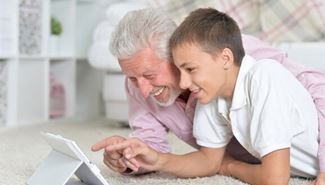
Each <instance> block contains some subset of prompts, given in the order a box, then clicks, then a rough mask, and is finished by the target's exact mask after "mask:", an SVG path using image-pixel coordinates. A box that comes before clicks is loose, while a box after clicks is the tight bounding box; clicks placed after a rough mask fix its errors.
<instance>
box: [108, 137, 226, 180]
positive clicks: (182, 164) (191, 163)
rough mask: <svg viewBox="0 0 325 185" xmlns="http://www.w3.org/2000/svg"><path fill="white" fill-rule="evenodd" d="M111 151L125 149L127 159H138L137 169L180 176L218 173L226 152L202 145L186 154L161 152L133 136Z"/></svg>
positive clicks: (109, 147) (113, 147)
mask: <svg viewBox="0 0 325 185" xmlns="http://www.w3.org/2000/svg"><path fill="white" fill-rule="evenodd" d="M106 149H107V150H109V151H114V150H124V152H123V155H124V156H125V158H126V159H127V160H130V159H136V161H137V164H136V165H135V166H136V168H133V166H132V165H131V166H130V167H131V168H132V169H133V170H134V171H137V170H138V169H139V168H140V167H142V168H145V169H146V170H150V171H161V172H166V173H169V174H172V175H176V176H179V177H199V176H211V175H215V174H216V173H218V171H219V168H220V165H221V161H222V158H223V155H224V152H225V149H224V147H222V148H207V147H202V148H200V149H199V150H198V151H195V152H191V153H188V154H184V155H175V154H170V153H159V152H157V151H155V150H153V149H152V148H150V147H149V146H148V145H147V144H145V143H143V142H142V141H141V140H139V139H136V138H132V139H128V140H126V141H124V142H122V143H119V144H116V145H110V146H108V147H107V148H106Z"/></svg>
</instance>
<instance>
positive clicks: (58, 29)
mask: <svg viewBox="0 0 325 185" xmlns="http://www.w3.org/2000/svg"><path fill="white" fill-rule="evenodd" d="M61 33H62V25H61V23H60V21H59V20H58V19H56V18H54V17H51V34H52V35H61Z"/></svg>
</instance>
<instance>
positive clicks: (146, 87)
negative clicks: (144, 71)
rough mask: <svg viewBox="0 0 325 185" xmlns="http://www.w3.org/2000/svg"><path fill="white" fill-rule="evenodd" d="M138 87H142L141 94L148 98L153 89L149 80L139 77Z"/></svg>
mask: <svg viewBox="0 0 325 185" xmlns="http://www.w3.org/2000/svg"><path fill="white" fill-rule="evenodd" d="M138 87H139V89H140V92H141V95H142V96H143V97H144V98H147V97H148V96H149V94H150V92H151V91H152V85H151V84H150V82H149V80H147V79H145V78H140V79H138Z"/></svg>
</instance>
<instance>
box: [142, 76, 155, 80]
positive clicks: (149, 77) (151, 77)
mask: <svg viewBox="0 0 325 185" xmlns="http://www.w3.org/2000/svg"><path fill="white" fill-rule="evenodd" d="M144 77H145V78H146V79H149V80H152V79H154V78H155V75H144Z"/></svg>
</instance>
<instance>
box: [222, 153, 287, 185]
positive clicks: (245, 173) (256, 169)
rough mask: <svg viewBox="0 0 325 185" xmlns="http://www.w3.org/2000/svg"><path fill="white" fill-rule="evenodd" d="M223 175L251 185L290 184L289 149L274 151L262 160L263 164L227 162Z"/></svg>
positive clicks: (223, 167) (223, 165)
mask: <svg viewBox="0 0 325 185" xmlns="http://www.w3.org/2000/svg"><path fill="white" fill-rule="evenodd" d="M221 173H222V174H223V175H229V176H233V177H236V178H238V179H240V180H242V181H244V182H247V183H249V184H253V185H254V184H258V185H268V184H277V185H281V184H283V185H284V184H288V182H289V178H290V151H289V148H285V149H280V150H276V151H273V152H271V153H269V154H267V155H265V156H264V157H263V158H262V163H261V164H255V165H254V164H249V163H245V162H241V161H237V160H233V159H231V160H228V161H227V160H225V161H223V164H222V170H221Z"/></svg>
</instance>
